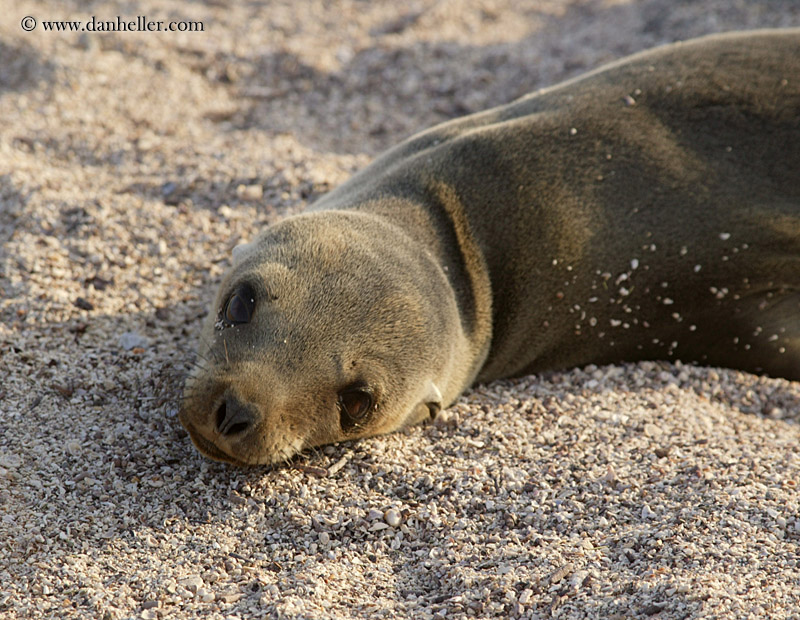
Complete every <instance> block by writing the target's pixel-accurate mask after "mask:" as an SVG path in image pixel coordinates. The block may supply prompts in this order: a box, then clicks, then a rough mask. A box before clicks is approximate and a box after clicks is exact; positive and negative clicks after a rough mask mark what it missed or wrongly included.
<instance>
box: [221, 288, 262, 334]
mask: <svg viewBox="0 0 800 620" xmlns="http://www.w3.org/2000/svg"><path fill="white" fill-rule="evenodd" d="M255 308H256V296H255V292H254V291H253V289H252V287H250V286H248V285H247V284H243V285H242V286H239V287H238V288H236V290H234V291H233V293H232V294H231V296H230V297H228V301H227V302H225V308H224V310H223V312H222V317H223V319H224V321H225V323H227V324H228V325H241V324H243V323H249V322H250V319H252V318H253V311H254V310H255Z"/></svg>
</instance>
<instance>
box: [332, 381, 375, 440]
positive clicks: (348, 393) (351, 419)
mask: <svg viewBox="0 0 800 620" xmlns="http://www.w3.org/2000/svg"><path fill="white" fill-rule="evenodd" d="M372 407H373V399H372V394H370V393H369V392H367V391H366V390H364V389H361V388H347V389H344V390H342V391H341V392H339V408H340V411H341V415H342V428H344V429H345V430H349V429H350V428H353V427H355V426H358V425H359V424H360V423H361V422H363V421H364V420H366V419H367V416H368V415H369V413H370V411H372Z"/></svg>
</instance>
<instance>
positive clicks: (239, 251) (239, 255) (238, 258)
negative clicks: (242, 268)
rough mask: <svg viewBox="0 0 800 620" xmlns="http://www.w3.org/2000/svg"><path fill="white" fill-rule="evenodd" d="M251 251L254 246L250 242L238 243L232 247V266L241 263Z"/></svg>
mask: <svg viewBox="0 0 800 620" xmlns="http://www.w3.org/2000/svg"><path fill="white" fill-rule="evenodd" d="M253 250H255V245H254V244H253V242H252V241H251V242H250V243H240V244H239V245H237V246H236V247H234V248H233V250H232V252H231V254H232V255H233V264H234V265H238V264H239V263H241V262H242V261H243V260H244V259H245V258H247V257H248V256H249V255H250V254H252V253H253Z"/></svg>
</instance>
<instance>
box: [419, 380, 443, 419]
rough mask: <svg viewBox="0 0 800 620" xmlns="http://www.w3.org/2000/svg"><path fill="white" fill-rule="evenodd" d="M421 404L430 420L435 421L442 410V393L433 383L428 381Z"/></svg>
mask: <svg viewBox="0 0 800 620" xmlns="http://www.w3.org/2000/svg"><path fill="white" fill-rule="evenodd" d="M422 402H423V403H425V406H426V407H427V408H428V412H429V413H430V416H431V420H433V419H435V418H436V416H437V415H439V412H440V411H441V410H442V393H441V392H440V391H439V388H438V387H437V386H436V384H435V383H434V382H433V381H428V391H427V392H426V393H425V398H423V399H422Z"/></svg>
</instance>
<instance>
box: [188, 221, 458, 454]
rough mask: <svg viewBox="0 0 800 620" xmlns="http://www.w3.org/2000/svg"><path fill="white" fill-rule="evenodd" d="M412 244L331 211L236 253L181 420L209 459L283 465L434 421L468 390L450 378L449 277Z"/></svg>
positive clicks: (379, 226) (453, 319)
mask: <svg viewBox="0 0 800 620" xmlns="http://www.w3.org/2000/svg"><path fill="white" fill-rule="evenodd" d="M403 236H404V233H402V232H401V231H399V229H394V227H392V226H391V225H390V224H387V223H386V222H384V221H382V220H381V219H380V218H378V217H376V216H371V215H368V214H362V213H354V212H342V211H323V212H319V213H311V214H304V215H300V216H296V217H293V218H289V219H287V220H284V221H283V222H281V223H279V224H277V225H275V226H272V227H270V228H268V229H267V230H266V231H264V232H263V233H262V234H261V235H260V236H259V237H258V238H256V239H255V240H254V241H253V242H251V243H249V244H247V245H246V246H244V247H240V248H238V249H237V250H236V251H235V252H234V264H233V268H232V269H231V270H230V271H229V273H228V274H227V275H226V276H225V277H224V279H223V282H222V284H221V286H220V289H219V293H218V295H217V298H216V301H215V303H214V307H213V309H212V311H211V312H210V313H209V316H208V318H207V321H206V323H205V325H204V327H203V332H202V338H201V351H200V352H199V356H198V357H199V360H200V361H199V363H198V365H197V367H196V368H195V369H194V371H193V372H192V373H191V374H190V376H189V378H188V379H187V382H186V386H185V391H184V399H183V403H182V406H181V410H180V415H179V417H180V421H181V423H182V424H183V426H184V427H185V428H186V429H187V430H188V431H189V434H190V435H191V438H192V440H193V441H194V444H195V445H196V446H197V448H198V449H199V450H200V451H201V452H202V453H203V454H205V455H206V456H209V457H211V458H213V459H217V460H222V461H227V462H231V463H234V464H240V465H244V464H260V463H276V462H280V461H285V460H287V459H289V458H291V457H292V456H294V455H295V454H296V453H298V452H300V451H301V450H303V449H304V448H309V447H313V446H318V445H322V444H327V443H332V442H336V441H341V440H346V439H354V438H358V437H364V436H368V435H376V434H381V433H387V432H390V431H393V430H396V429H398V428H400V427H402V426H404V425H407V424H413V423H415V422H419V421H421V420H423V419H426V418H429V417H432V416H434V415H435V414H436V413H437V412H438V410H439V409H440V408H441V407H442V406H443V404H444V405H446V404H448V403H447V402H445V401H444V400H443V396H442V391H445V392H446V394H447V395H448V396H449V398H454V397H455V395H457V394H458V392H459V391H460V390H461V389H463V387H464V386H463V385H461V384H458V385H455V384H453V385H451V383H453V382H452V381H450V379H449V372H450V369H451V368H452V367H453V365H454V359H456V358H457V352H456V351H455V350H454V347H455V345H454V344H453V343H457V342H459V337H458V333H456V332H457V330H458V312H457V309H456V305H455V300H454V297H453V295H452V292H448V291H450V288H449V285H448V284H447V279H446V278H445V276H444V274H443V273H442V270H441V268H440V267H439V266H438V265H437V264H436V262H435V261H434V260H433V259H432V258H431V257H430V256H426V253H425V252H424V251H422V252H421V251H420V249H419V246H418V245H416V244H414V243H412V242H411V240H410V239H404V238H403ZM412 248H413V249H412ZM440 387H441V389H440Z"/></svg>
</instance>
